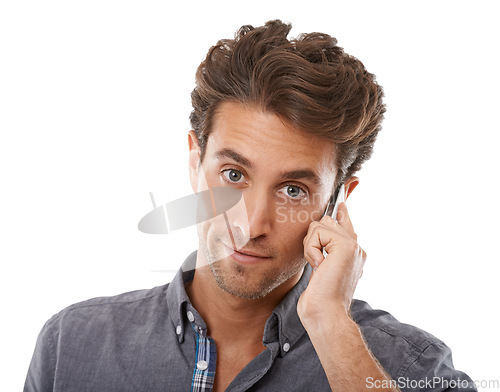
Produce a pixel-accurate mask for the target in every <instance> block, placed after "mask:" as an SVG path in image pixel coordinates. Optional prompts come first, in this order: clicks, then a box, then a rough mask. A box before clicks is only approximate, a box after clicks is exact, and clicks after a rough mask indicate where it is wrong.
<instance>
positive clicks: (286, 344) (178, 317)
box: [166, 251, 312, 355]
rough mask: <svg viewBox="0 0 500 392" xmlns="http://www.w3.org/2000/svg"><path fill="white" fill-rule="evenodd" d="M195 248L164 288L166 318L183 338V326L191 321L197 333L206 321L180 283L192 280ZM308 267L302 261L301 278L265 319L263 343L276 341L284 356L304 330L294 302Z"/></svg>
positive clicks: (304, 284) (309, 269)
mask: <svg viewBox="0 0 500 392" xmlns="http://www.w3.org/2000/svg"><path fill="white" fill-rule="evenodd" d="M196 255H197V251H195V252H193V253H191V254H190V255H189V256H188V257H187V258H186V260H185V261H184V263H183V264H182V266H181V268H180V269H179V271H178V272H177V274H176V275H175V277H174V279H173V280H172V282H171V283H170V284H169V286H168V289H167V293H166V295H167V306H168V311H169V314H170V317H171V319H172V322H173V324H174V328H175V329H176V333H177V335H178V337H179V342H180V343H182V342H183V340H184V331H185V328H186V326H187V325H189V324H193V326H194V328H195V329H197V332H200V333H204V332H205V331H206V324H205V322H204V321H203V319H202V318H201V316H200V315H199V313H198V312H197V311H196V309H194V307H193V305H192V304H191V301H190V300H189V297H188V296H187V293H186V290H185V288H184V284H185V283H186V282H189V281H190V280H192V279H193V277H194V273H195V266H196ZM311 271H312V268H311V266H310V265H309V264H306V267H305V268H304V273H303V274H302V277H301V278H300V280H299V281H298V282H297V284H296V285H295V286H294V287H293V288H292V289H291V290H290V291H289V292H288V294H287V295H286V296H285V297H284V298H283V300H282V301H281V302H280V303H279V304H278V306H276V307H275V308H274V310H273V312H272V314H271V316H270V317H269V319H268V320H267V322H266V326H265V328H264V336H263V343H264V344H269V343H271V342H275V341H279V345H280V347H281V355H285V354H286V352H288V351H289V350H290V348H291V347H293V345H294V344H295V343H296V342H297V341H298V340H299V338H300V337H301V336H302V335H303V334H304V332H305V329H304V327H303V326H302V323H301V322H300V319H299V316H298V314H297V301H298V300H299V297H300V295H301V294H302V292H303V291H304V290H305V288H306V287H307V284H308V283H309V277H310V276H311Z"/></svg>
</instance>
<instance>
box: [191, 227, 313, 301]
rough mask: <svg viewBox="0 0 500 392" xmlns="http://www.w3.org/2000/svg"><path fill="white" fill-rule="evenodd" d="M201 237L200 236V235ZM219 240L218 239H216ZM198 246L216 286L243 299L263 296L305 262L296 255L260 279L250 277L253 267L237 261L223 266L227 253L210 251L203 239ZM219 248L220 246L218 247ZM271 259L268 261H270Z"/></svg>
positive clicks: (300, 267) (294, 272)
mask: <svg viewBox="0 0 500 392" xmlns="http://www.w3.org/2000/svg"><path fill="white" fill-rule="evenodd" d="M200 238H201V237H200ZM218 242H219V241H218ZM199 248H200V249H201V250H202V253H203V255H204V257H205V260H206V262H207V263H208V265H209V266H210V269H211V270H212V275H213V277H214V279H215V282H216V283H217V286H219V288H221V289H222V290H224V291H225V292H227V293H229V294H232V295H235V296H237V297H240V298H244V299H258V298H263V297H265V296H266V295H268V294H269V293H270V292H272V291H273V290H274V289H276V288H277V287H278V286H280V285H281V284H283V283H284V282H286V281H287V280H288V279H290V278H291V277H292V276H294V275H296V274H297V273H298V272H299V271H300V270H301V269H302V268H303V267H304V266H305V264H306V263H307V262H306V260H305V259H304V257H298V258H296V259H294V260H292V261H290V262H289V263H288V264H287V268H282V269H281V270H274V269H271V270H268V271H266V273H264V274H263V275H262V276H261V277H260V279H255V277H253V278H254V279H252V276H251V274H253V273H254V272H253V271H252V269H253V268H245V267H244V266H242V265H239V264H237V263H232V265H231V267H232V268H231V270H229V268H225V267H224V265H225V264H224V262H225V260H224V259H225V258H227V257H230V256H227V255H221V254H218V252H212V251H211V250H210V249H209V246H208V245H207V243H205V242H204V241H200V244H199ZM219 248H221V247H219ZM272 262H273V261H270V263H272Z"/></svg>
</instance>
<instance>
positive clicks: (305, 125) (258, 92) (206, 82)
mask: <svg viewBox="0 0 500 392" xmlns="http://www.w3.org/2000/svg"><path fill="white" fill-rule="evenodd" d="M291 28H292V26H291V24H289V23H283V22H281V21H280V20H273V21H269V22H267V23H266V24H265V25H264V26H261V27H257V28H254V27H252V26H250V25H247V26H243V27H241V28H240V29H239V30H238V31H237V33H236V35H235V38H234V39H222V40H220V41H219V42H218V43H217V45H215V46H213V47H211V48H210V50H209V52H208V54H207V56H206V58H205V60H204V61H203V62H202V63H201V64H200V66H199V67H198V70H197V72H196V87H195V88H194V90H193V91H192V93H191V100H192V105H193V111H192V113H191V115H190V120H191V126H192V128H193V130H194V131H195V134H196V137H197V139H198V143H199V145H200V149H201V160H203V157H204V153H205V150H206V144H207V140H208V136H209V134H210V130H211V127H212V124H213V121H214V116H215V114H216V111H217V108H218V107H219V105H220V104H221V103H222V102H226V101H235V102H241V103H244V104H249V105H255V106H256V107H259V108H262V109H263V110H265V111H269V112H271V113H274V114H276V115H277V116H279V117H281V118H282V119H283V120H285V121H286V122H288V123H289V124H292V125H293V126H295V127H297V128H298V129H301V130H304V131H307V132H310V133H311V134H313V135H316V136H320V137H324V138H326V139H328V140H330V141H332V142H334V144H335V146H336V151H335V160H336V164H337V169H338V170H339V171H338V172H337V177H336V186H337V185H338V184H340V183H341V182H343V181H344V180H345V179H347V178H349V177H351V176H352V175H354V173H356V172H357V171H358V170H359V169H360V168H361V165H362V164H363V162H364V161H366V160H367V159H369V158H370V156H371V154H372V151H373V145H374V143H375V139H376V137H377V134H378V132H379V131H380V129H381V125H380V124H381V122H382V119H383V115H384V112H385V105H384V103H383V101H382V97H383V90H382V87H381V86H379V85H378V84H377V82H376V81H375V76H374V75H372V74H370V73H368V72H367V70H366V69H365V67H364V65H363V64H362V63H361V62H360V61H359V60H358V59H357V58H355V57H353V56H350V55H348V54H347V53H345V52H344V50H343V49H342V48H341V47H339V46H337V40H336V39H335V38H333V37H331V36H330V35H328V34H322V33H310V34H301V35H299V36H298V37H297V38H294V39H290V40H288V39H287V36H288V34H289V32H290V30H291Z"/></svg>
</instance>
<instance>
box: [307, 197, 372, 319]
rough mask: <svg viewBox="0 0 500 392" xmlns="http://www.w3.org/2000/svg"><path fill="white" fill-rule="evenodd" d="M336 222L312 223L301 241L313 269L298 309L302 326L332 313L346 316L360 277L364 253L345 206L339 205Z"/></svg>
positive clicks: (327, 217)
mask: <svg viewBox="0 0 500 392" xmlns="http://www.w3.org/2000/svg"><path fill="white" fill-rule="evenodd" d="M337 218H338V221H335V220H334V219H333V218H331V217H329V216H324V217H323V218H321V220H320V221H319V222H312V223H311V225H310V226H309V231H308V232H307V235H306V237H305V238H304V255H305V258H306V260H307V262H308V263H309V264H311V266H312V267H313V268H314V269H315V272H314V273H313V274H312V275H311V280H310V281H309V285H308V287H307V289H306V290H305V291H304V292H303V293H302V295H301V297H300V299H299V302H298V306H297V312H298V314H299V317H300V318H301V320H302V322H303V323H304V324H307V323H308V322H312V323H315V322H317V321H320V320H321V319H323V317H324V313H325V312H327V313H328V315H329V317H331V315H332V311H334V312H339V313H343V314H344V315H348V314H349V308H350V306H351V301H352V297H353V295H354V291H355V289H356V286H357V284H358V280H359V278H360V277H361V275H362V274H363V266H364V264H365V260H366V253H365V251H364V250H363V249H361V247H360V246H359V245H358V243H357V235H356V233H355V232H354V228H353V226H352V223H351V219H350V218H349V214H348V212H347V207H346V204H345V203H340V205H339V209H338V213H337ZM323 247H324V248H325V252H326V253H327V256H326V258H324V256H323V251H322V249H323ZM339 315H340V314H339Z"/></svg>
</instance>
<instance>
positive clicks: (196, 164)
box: [188, 131, 201, 193]
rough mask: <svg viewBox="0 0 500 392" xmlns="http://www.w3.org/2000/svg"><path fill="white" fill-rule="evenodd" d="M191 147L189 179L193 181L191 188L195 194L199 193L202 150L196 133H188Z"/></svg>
mask: <svg viewBox="0 0 500 392" xmlns="http://www.w3.org/2000/svg"><path fill="white" fill-rule="evenodd" d="M188 145H189V179H190V180H191V187H192V188H193V192H194V193H197V192H198V174H199V169H200V165H201V150H200V146H199V144H198V139H197V138H196V134H195V133H194V131H189V133H188Z"/></svg>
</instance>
